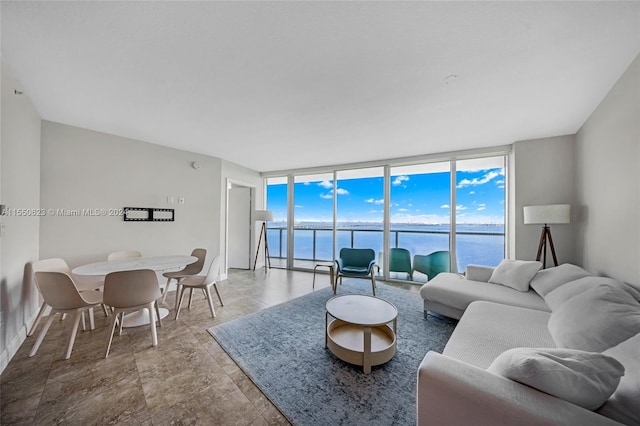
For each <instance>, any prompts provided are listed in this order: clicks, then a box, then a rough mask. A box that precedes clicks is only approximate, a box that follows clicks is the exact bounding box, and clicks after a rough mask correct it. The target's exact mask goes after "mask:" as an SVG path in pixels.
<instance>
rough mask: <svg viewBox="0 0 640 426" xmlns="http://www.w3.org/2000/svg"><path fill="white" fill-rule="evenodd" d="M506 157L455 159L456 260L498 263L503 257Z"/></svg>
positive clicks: (462, 264) (463, 266) (464, 266)
mask: <svg viewBox="0 0 640 426" xmlns="http://www.w3.org/2000/svg"><path fill="white" fill-rule="evenodd" d="M504 161H505V158H504V156H500V157H489V158H474V159H470V160H459V161H457V162H456V194H455V195H456V197H455V199H456V244H455V247H456V260H457V265H458V269H459V270H461V271H464V270H466V269H467V265H468V264H470V263H473V264H476V265H477V264H480V265H487V266H497V265H498V263H500V261H501V260H502V259H503V258H504V245H505V240H504V218H505V204H504V203H505V164H504Z"/></svg>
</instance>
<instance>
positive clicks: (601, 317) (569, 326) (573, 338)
mask: <svg viewBox="0 0 640 426" xmlns="http://www.w3.org/2000/svg"><path fill="white" fill-rule="evenodd" d="M567 285H568V284H567ZM561 288H562V287H560V289H561ZM556 291H557V290H556ZM547 327H548V329H549V333H550V334H551V337H552V338H553V341H554V343H555V344H556V345H557V346H558V347H560V348H572V349H581V350H583V351H592V352H602V351H604V350H606V349H609V348H611V347H613V346H615V345H617V344H619V343H620V342H623V341H625V340H627V339H628V338H630V337H631V336H635V335H636V334H638V333H640V303H638V301H636V300H635V299H634V298H633V296H631V295H630V294H629V293H627V292H626V291H624V290H622V289H620V288H618V287H614V286H609V285H600V286H598V287H596V288H592V289H590V290H587V291H585V292H583V293H581V294H578V295H576V296H573V297H572V298H571V299H569V300H567V301H566V302H564V303H563V304H562V305H560V307H558V308H557V309H556V310H554V311H553V312H551V317H550V318H549V322H548V324H547Z"/></svg>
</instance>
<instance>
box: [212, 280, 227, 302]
mask: <svg viewBox="0 0 640 426" xmlns="http://www.w3.org/2000/svg"><path fill="white" fill-rule="evenodd" d="M213 289H214V290H215V291H216V294H217V295H218V300H219V301H220V306H224V303H222V296H220V292H219V291H218V283H213ZM209 297H211V293H209Z"/></svg>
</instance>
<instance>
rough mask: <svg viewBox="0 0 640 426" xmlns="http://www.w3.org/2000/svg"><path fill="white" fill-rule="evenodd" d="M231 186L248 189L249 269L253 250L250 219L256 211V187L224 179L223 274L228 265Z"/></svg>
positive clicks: (253, 236)
mask: <svg viewBox="0 0 640 426" xmlns="http://www.w3.org/2000/svg"><path fill="white" fill-rule="evenodd" d="M232 186H236V187H238V186H239V187H244V188H249V193H250V195H249V209H250V211H249V223H248V226H249V252H248V253H247V256H248V259H249V269H251V254H252V253H253V248H254V245H255V243H254V240H255V229H254V228H255V227H254V226H253V222H252V218H253V212H254V211H255V209H256V185H254V184H251V183H248V182H243V181H240V180H237V179H231V178H226V184H225V188H226V191H225V220H224V222H225V224H224V229H225V231H224V239H225V242H224V252H225V256H224V270H225V274H226V271H227V270H228V267H229V265H228V263H229V191H230V190H231V187H232Z"/></svg>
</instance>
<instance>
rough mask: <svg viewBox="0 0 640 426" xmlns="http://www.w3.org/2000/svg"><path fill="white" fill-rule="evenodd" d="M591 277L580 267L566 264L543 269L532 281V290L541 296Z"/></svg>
mask: <svg viewBox="0 0 640 426" xmlns="http://www.w3.org/2000/svg"><path fill="white" fill-rule="evenodd" d="M589 275H591V274H590V273H588V272H587V271H585V270H584V269H582V268H581V267H579V266H576V265H572V264H570V263H564V264H562V265H560V266H556V267H554V268H549V269H542V270H540V271H538V272H537V273H536V276H535V277H533V279H532V280H531V284H530V285H531V288H532V289H534V290H535V291H536V293H538V294H539V295H540V296H542V297H544V296H545V295H546V294H547V293H549V292H551V291H553V290H555V289H556V288H558V287H560V286H561V285H563V284H566V283H568V282H570V281H575V280H577V279H579V278H584V277H588V276H589Z"/></svg>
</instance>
